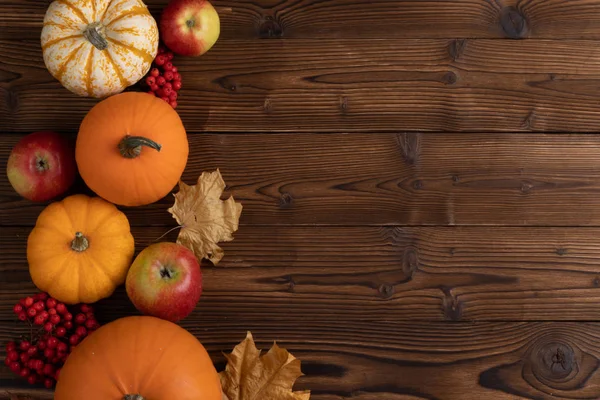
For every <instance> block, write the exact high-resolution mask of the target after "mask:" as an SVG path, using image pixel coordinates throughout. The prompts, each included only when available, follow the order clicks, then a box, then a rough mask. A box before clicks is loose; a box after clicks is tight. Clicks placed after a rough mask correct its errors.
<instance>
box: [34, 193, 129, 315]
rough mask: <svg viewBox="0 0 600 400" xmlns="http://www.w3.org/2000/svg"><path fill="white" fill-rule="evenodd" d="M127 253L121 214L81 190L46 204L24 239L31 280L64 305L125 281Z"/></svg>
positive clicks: (126, 228)
mask: <svg viewBox="0 0 600 400" xmlns="http://www.w3.org/2000/svg"><path fill="white" fill-rule="evenodd" d="M133 252H134V241H133V236H132V235H131V233H130V232H129V221H127V217H126V216H125V214H123V213H122V212H121V211H119V210H117V207H115V206H114V204H110V203H109V202H107V201H105V200H103V199H101V198H99V197H88V196H85V195H82V194H77V195H73V196H69V197H67V198H65V199H64V200H63V201H57V202H54V203H52V204H50V205H49V206H48V207H46V208H45V209H44V210H43V211H42V212H41V213H40V215H39V216H38V219H37V222H36V224H35V227H34V228H33V230H32V231H31V233H30V234H29V238H28V239H27V261H28V262H29V273H30V274H31V279H32V280H33V283H34V284H35V285H36V286H37V287H38V288H39V289H41V290H43V291H44V292H48V293H49V294H50V295H51V296H52V297H54V298H56V299H57V300H59V301H62V302H64V303H68V304H75V303H93V302H96V301H98V300H100V299H103V298H105V297H108V296H110V295H111V294H112V293H113V292H114V290H115V288H116V287H117V286H118V285H120V284H122V283H124V282H125V278H126V277H127V271H128V270H129V266H130V264H131V258H132V257H133Z"/></svg>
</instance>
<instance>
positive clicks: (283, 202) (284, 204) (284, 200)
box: [279, 192, 294, 208]
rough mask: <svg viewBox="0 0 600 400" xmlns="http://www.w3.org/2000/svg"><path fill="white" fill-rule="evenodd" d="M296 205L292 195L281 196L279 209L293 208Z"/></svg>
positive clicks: (284, 194)
mask: <svg viewBox="0 0 600 400" xmlns="http://www.w3.org/2000/svg"><path fill="white" fill-rule="evenodd" d="M293 204H294V198H293V197H292V195H291V194H289V193H287V192H285V193H282V194H281V196H279V208H291V207H292V205H293Z"/></svg>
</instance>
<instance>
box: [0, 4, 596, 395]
mask: <svg viewBox="0 0 600 400" xmlns="http://www.w3.org/2000/svg"><path fill="white" fill-rule="evenodd" d="M147 3H148V5H149V7H150V8H151V10H152V11H153V13H155V15H156V16H157V17H158V15H160V10H161V8H162V7H163V6H164V5H165V4H166V0H148V1H147ZM48 4H49V0H0V132H1V133H0V165H2V168H4V166H5V164H6V160H7V158H8V154H9V152H10V150H11V148H12V146H13V145H14V144H15V143H16V142H17V140H18V139H19V138H21V137H22V136H23V135H24V134H26V133H30V132H32V131H35V130H39V129H56V130H59V131H61V132H64V133H65V134H75V133H76V131H77V127H78V125H79V123H80V121H81V119H82V118H83V116H84V115H85V114H86V112H87V111H88V110H89V108H90V107H91V106H92V105H93V104H95V102H96V101H95V100H92V99H80V98H77V97H75V96H74V95H72V94H70V93H69V92H68V91H67V90H65V89H64V88H62V87H61V85H60V84H59V83H57V82H56V81H55V80H53V78H52V77H51V76H50V74H49V73H48V72H47V71H46V70H45V69H44V66H43V61H42V54H41V49H40V44H39V34H40V30H41V22H42V19H43V15H44V12H45V9H46V7H47V6H48ZM215 5H216V6H217V7H218V10H219V12H220V15H221V22H222V35H221V38H220V40H219V42H218V43H217V44H216V46H215V47H214V48H213V49H212V50H211V51H210V52H209V53H208V54H206V55H205V56H203V57H201V58H197V59H177V60H176V61H177V62H176V65H178V66H179V67H180V70H181V72H182V75H183V80H184V89H183V90H182V92H181V97H180V102H179V104H180V107H179V108H178V111H179V112H180V114H181V116H182V119H183V121H184V123H185V126H186V128H187V130H188V132H189V137H190V145H191V157H190V160H189V164H188V168H187V170H186V172H185V174H184V177H183V179H184V180H185V181H186V182H188V183H193V182H194V180H195V178H196V177H197V176H198V175H199V174H200V172H201V171H204V170H212V169H215V168H220V170H221V171H222V173H223V176H224V179H225V181H226V182H227V184H228V190H227V191H228V193H231V194H233V195H234V196H235V197H236V199H237V200H239V201H241V202H242V203H243V204H244V207H245V208H244V212H243V215H242V219H241V228H240V230H239V232H238V233H237V234H236V235H235V237H236V239H235V241H233V242H232V243H227V244H225V245H224V248H225V251H226V256H225V258H224V259H223V261H222V263H221V264H220V265H219V266H218V267H211V266H209V265H205V266H204V269H203V271H204V274H205V285H206V290H205V293H204V295H203V298H202V299H201V301H200V303H199V305H198V308H197V310H196V311H195V312H194V313H193V314H192V315H191V316H190V317H189V318H187V319H186V320H184V321H183V322H182V325H183V326H185V327H186V328H188V329H189V330H191V331H192V332H193V333H194V334H196V335H197V336H198V337H199V338H200V339H201V340H202V342H203V343H204V344H205V345H206V347H207V348H208V349H209V350H210V352H211V355H212V356H213V357H214V360H215V362H216V364H217V366H218V368H222V367H223V357H222V355H221V352H222V351H230V350H231V348H232V347H233V346H234V345H235V344H236V343H237V342H239V341H240V340H242V339H243V337H244V335H245V332H246V331H247V330H251V331H252V332H253V333H254V336H255V338H256V340H257V342H258V344H259V346H260V347H262V348H265V347H268V346H269V345H270V343H271V342H272V341H273V340H277V341H278V342H280V344H281V345H283V346H285V347H287V348H288V349H289V350H290V351H291V352H293V353H294V354H295V355H296V356H298V357H299V358H300V359H301V360H302V361H303V370H304V372H305V373H306V376H305V377H303V378H301V379H300V380H299V381H298V383H297V385H296V387H297V389H299V390H300V389H310V390H312V392H313V396H312V398H314V399H315V400H340V399H353V400H408V399H411V400H414V399H453V400H454V399H455V400H480V399H550V398H552V399H555V398H564V399H597V398H600V136H599V135H597V134H596V133H597V132H600V0H568V1H566V0H520V1H517V0H452V1H450V0H447V1H446V0H441V1H440V0H438V1H433V0H406V1H401V0H395V1H394V0H373V1H364V0H236V1H228V0H222V1H215ZM79 189H81V185H79ZM171 201H172V200H171V199H170V198H167V199H164V200H163V201H161V202H159V203H157V204H155V205H152V206H148V207H144V208H138V209H127V210H125V212H126V213H127V215H128V216H129V217H130V221H131V224H132V226H133V232H134V235H135V237H136V241H137V246H138V249H141V248H143V247H144V246H146V245H147V244H149V243H151V242H152V241H153V240H155V239H156V238H157V237H159V236H160V235H161V234H162V233H164V232H165V231H167V230H168V229H170V228H171V227H173V226H174V220H173V219H172V218H171V217H170V215H169V214H168V213H167V211H166V209H167V208H168V206H169V204H170V202H171ZM44 206H45V204H34V203H31V202H28V201H25V200H23V199H21V198H20V197H19V196H18V195H17V194H16V193H14V192H13V190H12V189H11V187H10V185H9V183H8V181H7V179H6V176H5V174H4V173H2V175H1V176H0V254H1V257H0V340H2V342H4V341H6V340H9V338H13V337H15V336H18V334H19V333H20V332H22V331H23V327H21V325H20V324H18V323H16V322H15V319H14V316H13V315H12V312H11V308H12V305H13V304H14V303H15V302H16V301H17V300H18V299H19V298H20V297H23V296H25V295H27V294H29V293H31V292H32V291H34V290H35V288H34V286H33V284H32V283H31V281H30V278H29V274H28V270H27V263H26V259H25V247H26V238H27V235H28V233H29V231H30V229H31V227H32V225H33V224H34V223H35V220H36V217H37V215H38V213H39V212H40V211H41V210H42V209H43V207H44ZM174 235H175V234H171V235H169V236H168V238H169V239H170V240H174V239H175V236H174ZM98 307H99V310H100V316H101V319H102V322H107V321H110V320H112V319H114V318H117V317H120V316H124V315H128V314H131V313H134V312H135V311H134V309H133V307H132V306H131V305H130V304H129V302H128V300H127V297H126V295H125V294H124V292H123V290H120V291H119V292H118V293H117V294H115V296H113V297H112V298H110V299H108V300H105V301H102V302H101V303H100V305H99V306H98ZM596 321H599V322H596ZM0 356H3V353H2V352H0ZM0 386H2V388H6V390H8V391H13V392H20V393H30V394H31V393H34V392H35V397H36V398H40V399H42V398H43V399H49V398H51V394H50V393H49V392H46V391H43V390H40V391H32V390H29V389H27V387H26V385H24V384H23V383H22V382H21V381H19V380H17V379H15V378H14V377H13V376H12V375H11V373H10V372H9V371H8V370H7V369H5V368H4V367H2V368H1V369H0Z"/></svg>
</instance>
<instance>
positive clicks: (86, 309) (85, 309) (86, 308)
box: [81, 304, 94, 313]
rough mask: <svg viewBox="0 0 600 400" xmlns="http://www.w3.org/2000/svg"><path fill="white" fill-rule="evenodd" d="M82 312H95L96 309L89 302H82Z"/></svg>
mask: <svg viewBox="0 0 600 400" xmlns="http://www.w3.org/2000/svg"><path fill="white" fill-rule="evenodd" d="M81 312H83V313H89V312H94V309H93V308H92V306H90V305H89V304H82V305H81Z"/></svg>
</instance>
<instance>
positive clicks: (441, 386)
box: [0, 316, 600, 400]
mask: <svg viewBox="0 0 600 400" xmlns="http://www.w3.org/2000/svg"><path fill="white" fill-rule="evenodd" d="M182 325H183V326H184V327H185V328H187V329H189V330H190V331H191V332H192V333H194V334H195V335H197V337H199V338H200V340H201V341H202V342H203V343H204V345H205V346H206V347H207V349H208V350H209V352H210V355H211V356H212V358H213V360H214V361H215V362H216V366H217V369H218V370H221V369H222V368H223V366H224V357H223V355H222V354H221V352H222V351H225V352H228V351H230V349H231V348H232V347H233V346H234V345H235V344H236V343H237V342H239V341H241V340H242V339H243V338H244V336H245V333H246V330H251V331H252V332H253V333H254V337H255V340H256V341H257V346H258V347H259V348H262V349H266V348H268V347H270V346H271V344H272V343H273V341H274V340H277V343H278V344H279V345H281V346H283V347H285V348H287V349H288V350H290V352H292V353H293V354H294V355H296V356H297V357H298V358H300V359H301V361H302V370H303V372H304V373H305V374H306V375H305V376H304V377H301V378H300V379H299V380H298V382H297V384H296V386H295V389H297V390H305V389H306V390H311V391H312V395H311V399H313V400H338V399H342V398H344V399H345V398H352V399H357V400H409V399H410V400H418V399H434V400H437V399H444V400H446V399H448V400H480V399H483V398H485V399H493V400H515V399H557V398H558V399H567V398H568V399H596V398H598V397H599V396H600V385H599V384H600V374H599V371H598V365H600V348H599V347H598V345H597V343H598V338H599V337H600V325H599V324H597V323H572V322H565V323H549V322H542V323H531V322H529V323H481V324H444V323H442V324H440V323H425V322H411V323H408V324H407V323H403V322H397V321H393V320H381V321H380V323H378V324H373V323H369V322H357V321H346V320H344V319H342V318H340V319H335V320H330V321H319V322H316V321H312V320H306V321H301V322H300V321H295V320H292V319H264V320H262V319H261V320H257V319H248V318H244V317H243V316H242V317H239V318H236V319H233V320H226V319H215V320H205V321H203V324H202V325H201V326H199V325H198V324H192V323H189V322H183V323H182ZM0 329H1V331H0V336H1V337H3V338H4V337H13V336H14V335H15V333H16V332H15V331H12V330H10V328H8V327H7V326H2V327H1V328H0ZM1 368H2V369H1V371H0V372H1V375H0V376H1V377H2V378H3V379H2V380H1V381H0V383H3V385H2V386H3V387H8V386H9V385H11V384H12V385H14V386H16V385H19V386H21V388H24V386H25V385H23V384H22V383H20V381H18V380H17V379H16V378H13V376H12V375H10V372H9V371H7V370H6V367H5V366H4V365H2V367H1ZM22 393H27V392H22ZM38 393H39V392H38ZM0 398H3V399H6V397H0ZM42 398H43V399H46V398H49V397H37V396H36V397H35V399H42Z"/></svg>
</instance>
